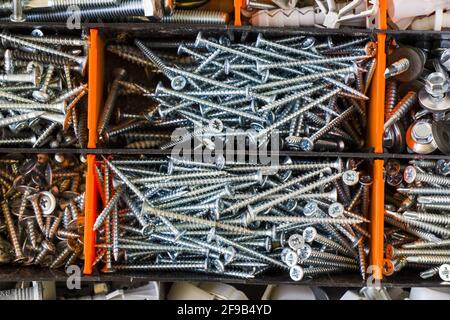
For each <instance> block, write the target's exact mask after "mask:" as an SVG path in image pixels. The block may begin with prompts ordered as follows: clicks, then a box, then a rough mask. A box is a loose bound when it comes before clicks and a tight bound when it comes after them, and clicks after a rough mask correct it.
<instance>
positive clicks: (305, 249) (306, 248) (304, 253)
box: [297, 244, 312, 261]
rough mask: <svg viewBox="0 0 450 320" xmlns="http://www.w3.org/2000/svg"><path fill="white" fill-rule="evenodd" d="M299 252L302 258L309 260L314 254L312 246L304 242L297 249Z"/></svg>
mask: <svg viewBox="0 0 450 320" xmlns="http://www.w3.org/2000/svg"><path fill="white" fill-rule="evenodd" d="M297 254H298V256H299V258H300V260H302V261H304V260H307V259H308V258H309V257H310V256H311V254H312V248H311V246H310V245H309V244H304V245H303V246H302V247H301V248H300V249H298V250H297Z"/></svg>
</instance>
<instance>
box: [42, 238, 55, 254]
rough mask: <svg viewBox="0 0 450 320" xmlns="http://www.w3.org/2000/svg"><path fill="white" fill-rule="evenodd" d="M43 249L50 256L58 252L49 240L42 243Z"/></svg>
mask: <svg viewBox="0 0 450 320" xmlns="http://www.w3.org/2000/svg"><path fill="white" fill-rule="evenodd" d="M42 248H43V249H44V250H46V251H47V252H48V253H49V254H53V253H55V252H56V247H55V245H54V244H53V243H52V242H50V241H47V240H44V241H42Z"/></svg>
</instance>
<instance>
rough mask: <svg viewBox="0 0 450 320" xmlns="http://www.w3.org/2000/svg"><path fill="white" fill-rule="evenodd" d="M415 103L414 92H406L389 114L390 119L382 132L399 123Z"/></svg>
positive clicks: (415, 95)
mask: <svg viewBox="0 0 450 320" xmlns="http://www.w3.org/2000/svg"><path fill="white" fill-rule="evenodd" d="M416 102H417V93H416V92H414V91H410V92H408V93H407V94H406V96H404V97H403V99H402V100H401V101H400V102H399V103H398V104H397V105H396V106H395V108H394V110H393V111H392V112H391V116H390V118H389V119H388V120H387V121H386V122H385V124H384V130H387V129H389V128H390V127H391V126H392V125H393V124H394V123H396V122H397V121H399V120H400V119H401V118H402V117H403V116H404V115H405V114H406V113H407V112H408V111H409V110H410V109H411V107H412V106H413V105H414V104H415V103H416Z"/></svg>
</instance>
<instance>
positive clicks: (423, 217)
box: [403, 206, 450, 225]
mask: <svg viewBox="0 0 450 320" xmlns="http://www.w3.org/2000/svg"><path fill="white" fill-rule="evenodd" d="M449 208H450V206H449ZM403 216H404V217H405V218H406V219H411V220H418V221H422V222H428V223H435V224H444V225H446V224H450V216H448V215H443V214H431V213H420V212H412V211H405V213H403Z"/></svg>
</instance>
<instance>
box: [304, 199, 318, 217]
mask: <svg viewBox="0 0 450 320" xmlns="http://www.w3.org/2000/svg"><path fill="white" fill-rule="evenodd" d="M318 209H319V206H318V205H317V203H316V202H313V201H308V202H307V203H306V204H305V206H304V207H303V214H304V215H305V217H311V216H313V215H314V214H316V213H317V211H318Z"/></svg>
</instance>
